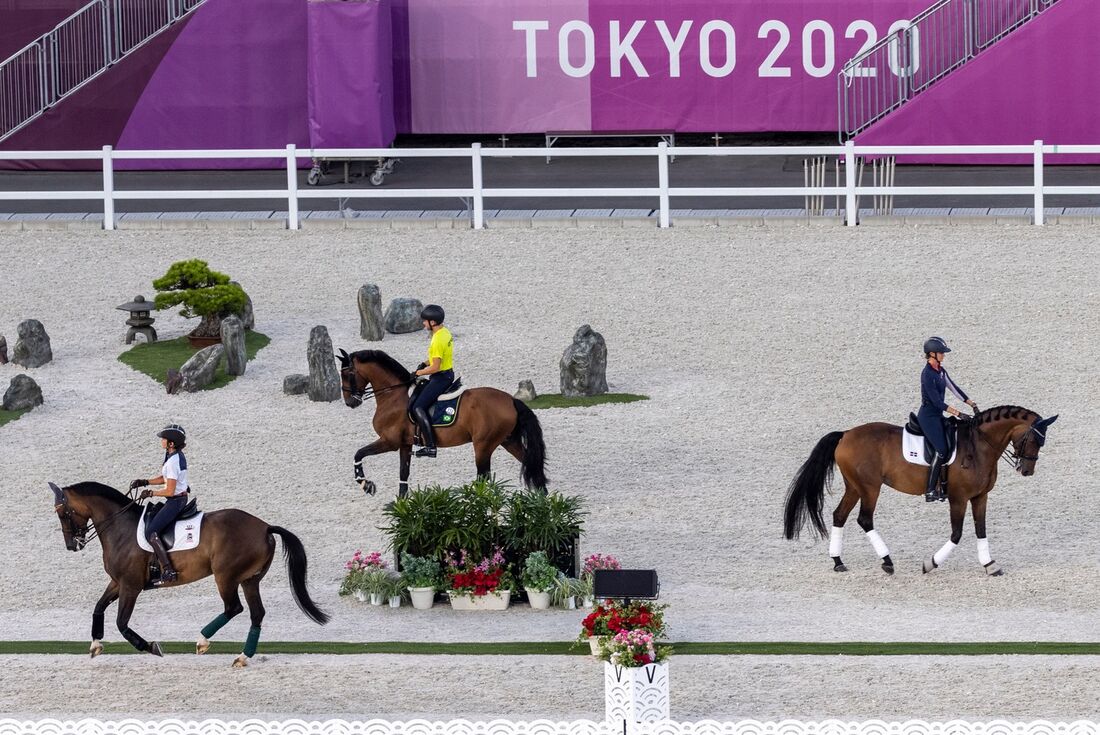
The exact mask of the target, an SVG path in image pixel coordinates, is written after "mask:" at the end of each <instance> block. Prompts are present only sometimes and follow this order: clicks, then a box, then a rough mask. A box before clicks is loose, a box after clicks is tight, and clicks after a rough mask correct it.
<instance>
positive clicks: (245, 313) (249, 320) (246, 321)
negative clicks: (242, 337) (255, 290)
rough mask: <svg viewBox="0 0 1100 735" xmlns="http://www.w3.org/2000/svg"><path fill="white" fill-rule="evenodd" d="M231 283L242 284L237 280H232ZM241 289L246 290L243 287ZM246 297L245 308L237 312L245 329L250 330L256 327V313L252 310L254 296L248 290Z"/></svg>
mask: <svg viewBox="0 0 1100 735" xmlns="http://www.w3.org/2000/svg"><path fill="white" fill-rule="evenodd" d="M230 283H232V284H233V285H234V286H240V285H241V284H239V283H237V282H236V281H230ZM241 290H242V291H244V288H243V287H242V288H241ZM244 297H245V302H244V308H243V309H241V310H240V312H239V313H238V314H237V316H238V317H240V320H241V324H243V325H244V328H245V329H249V330H251V329H255V328H256V315H255V314H254V313H253V312H252V297H251V296H249V295H248V293H247V292H245V295H244Z"/></svg>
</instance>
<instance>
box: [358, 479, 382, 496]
mask: <svg viewBox="0 0 1100 735" xmlns="http://www.w3.org/2000/svg"><path fill="white" fill-rule="evenodd" d="M358 482H359V487H361V488H363V492H364V493H366V494H367V495H374V493H375V491H377V490H378V486H377V485H375V484H374V482H373V481H372V480H367V479H362V480H359V481H358Z"/></svg>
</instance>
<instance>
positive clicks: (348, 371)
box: [340, 365, 413, 403]
mask: <svg viewBox="0 0 1100 735" xmlns="http://www.w3.org/2000/svg"><path fill="white" fill-rule="evenodd" d="M340 374H341V375H346V376H347V380H348V383H349V387H348V389H347V390H348V395H349V396H351V397H352V398H354V399H356V400H358V401H359V402H360V403H362V402H363V401H365V400H366V399H368V398H375V397H377V396H380V395H382V394H383V393H388V392H390V391H391V390H397V389H398V388H405V387H407V386H409V385H411V384H412V383H413V379H409V380H408V381H406V382H404V383H396V384H394V385H389V386H386V387H385V388H379V389H377V390H375V388H374V385H373V384H371V382H370V381H369V380H368V381H364V383H363V387H362V388H360V387H359V381H358V377H359V374H358V373H357V372H356V370H355V368H354V367H353V366H351V365H348V366H347V367H342V368H340Z"/></svg>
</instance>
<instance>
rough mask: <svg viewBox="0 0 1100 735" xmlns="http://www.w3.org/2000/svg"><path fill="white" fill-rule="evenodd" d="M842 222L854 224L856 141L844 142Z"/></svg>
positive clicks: (849, 224) (855, 214) (850, 225)
mask: <svg viewBox="0 0 1100 735" xmlns="http://www.w3.org/2000/svg"><path fill="white" fill-rule="evenodd" d="M844 210H845V218H844V223H845V224H846V225H847V226H848V227H855V226H856V217H857V213H856V142H855V141H854V140H849V141H848V142H847V143H845V144H844Z"/></svg>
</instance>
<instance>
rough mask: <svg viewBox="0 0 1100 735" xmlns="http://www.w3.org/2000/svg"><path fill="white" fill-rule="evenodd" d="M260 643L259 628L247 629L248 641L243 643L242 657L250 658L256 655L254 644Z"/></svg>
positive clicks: (256, 626)
mask: <svg viewBox="0 0 1100 735" xmlns="http://www.w3.org/2000/svg"><path fill="white" fill-rule="evenodd" d="M259 642H260V626H258V625H253V626H252V627H251V628H249V629H248V639H247V640H245V642H244V655H245V656H248V657H249V658H252V657H253V656H254V655H255V654H256V644H257V643H259Z"/></svg>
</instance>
